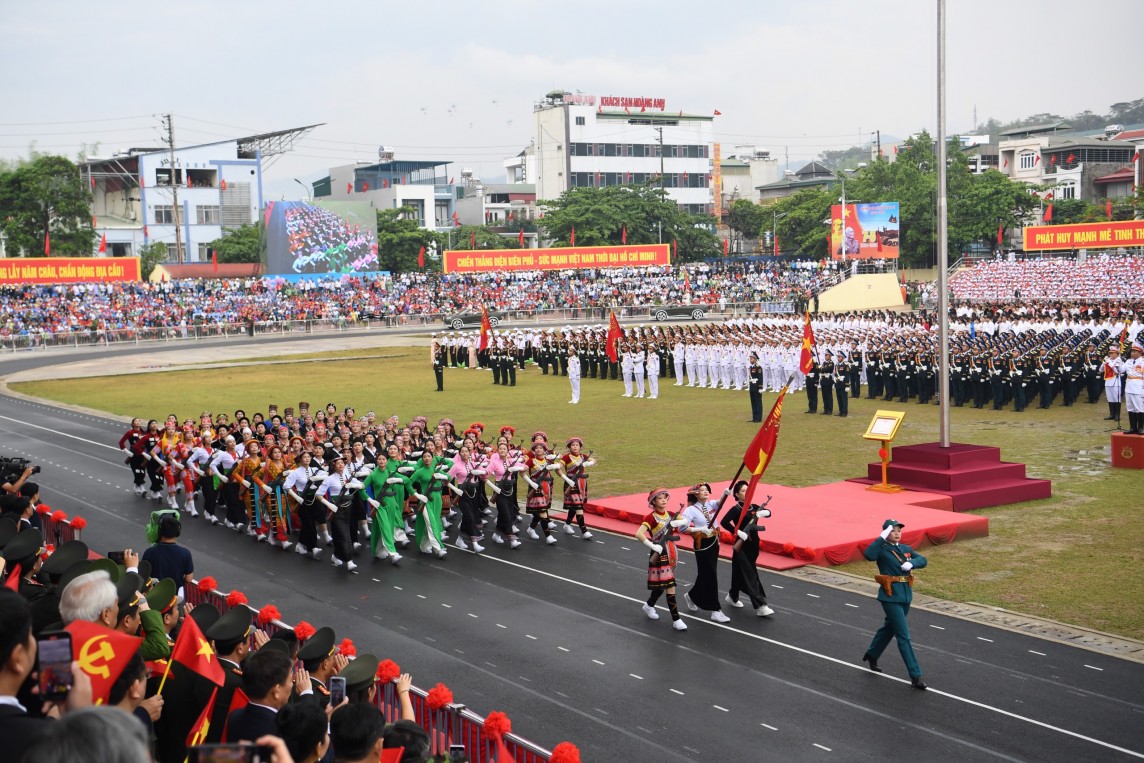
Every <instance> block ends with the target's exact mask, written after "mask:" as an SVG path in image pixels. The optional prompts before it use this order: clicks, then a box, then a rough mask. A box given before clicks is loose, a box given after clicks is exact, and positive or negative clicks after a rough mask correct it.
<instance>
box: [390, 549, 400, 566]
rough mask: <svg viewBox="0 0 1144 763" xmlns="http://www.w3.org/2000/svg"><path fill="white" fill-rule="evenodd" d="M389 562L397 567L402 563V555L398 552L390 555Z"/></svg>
mask: <svg viewBox="0 0 1144 763" xmlns="http://www.w3.org/2000/svg"><path fill="white" fill-rule="evenodd" d="M389 561H390V563H391V564H393V565H395V566H396V565H397V563H398V562H400V561H401V554H398V553H397V552H394V553H392V554H390V555H389Z"/></svg>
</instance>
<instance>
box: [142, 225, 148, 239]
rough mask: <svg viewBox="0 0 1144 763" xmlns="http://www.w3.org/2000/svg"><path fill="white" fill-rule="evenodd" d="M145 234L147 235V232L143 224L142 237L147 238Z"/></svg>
mask: <svg viewBox="0 0 1144 763" xmlns="http://www.w3.org/2000/svg"><path fill="white" fill-rule="evenodd" d="M147 235H148V234H147V226H146V225H144V226H143V238H147Z"/></svg>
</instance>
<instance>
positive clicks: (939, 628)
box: [930, 625, 945, 631]
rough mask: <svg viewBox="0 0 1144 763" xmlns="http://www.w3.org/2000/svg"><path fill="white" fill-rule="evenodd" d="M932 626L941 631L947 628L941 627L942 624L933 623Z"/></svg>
mask: <svg viewBox="0 0 1144 763" xmlns="http://www.w3.org/2000/svg"><path fill="white" fill-rule="evenodd" d="M930 627H931V628H935V629H937V630H939V631H944V630H945V628H943V627H941V626H940V625H931V626H930Z"/></svg>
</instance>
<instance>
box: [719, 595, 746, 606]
mask: <svg viewBox="0 0 1144 763" xmlns="http://www.w3.org/2000/svg"><path fill="white" fill-rule="evenodd" d="M723 601H725V602H727V604H728V605H730V606H732V607H735V608H736V609H741V608H742V606H743V602H741V601H738V600H737V599H732V598H731V594H727V595H726V596H724V597H723Z"/></svg>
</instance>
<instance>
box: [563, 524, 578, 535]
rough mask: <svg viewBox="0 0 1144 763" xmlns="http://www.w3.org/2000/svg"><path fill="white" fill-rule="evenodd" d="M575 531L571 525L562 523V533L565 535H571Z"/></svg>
mask: <svg viewBox="0 0 1144 763" xmlns="http://www.w3.org/2000/svg"><path fill="white" fill-rule="evenodd" d="M575 532H576V531H575V530H573V529H572V525H564V534H565V535H572V534H573V533H575Z"/></svg>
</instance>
